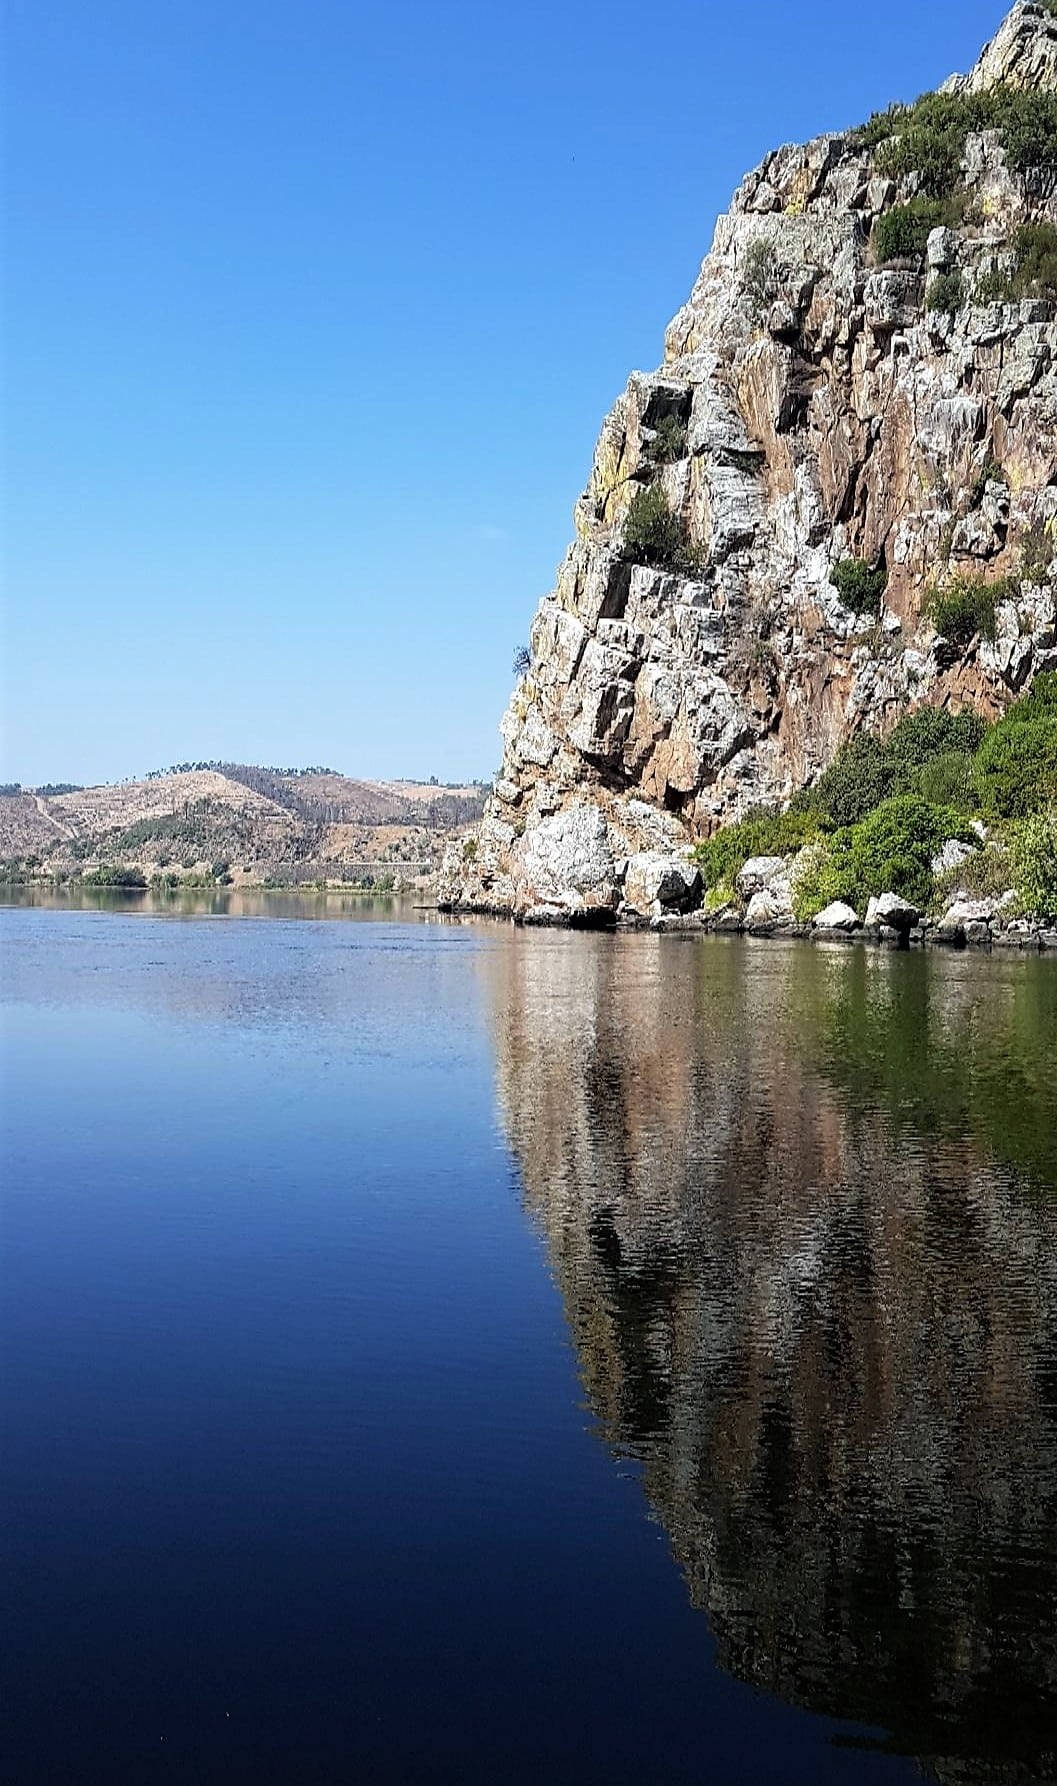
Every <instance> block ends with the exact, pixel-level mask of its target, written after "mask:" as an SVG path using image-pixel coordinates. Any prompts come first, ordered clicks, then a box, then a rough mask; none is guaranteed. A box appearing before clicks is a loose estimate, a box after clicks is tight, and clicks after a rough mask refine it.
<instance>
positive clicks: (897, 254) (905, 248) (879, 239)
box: [870, 197, 958, 262]
mask: <svg viewBox="0 0 1057 1786" xmlns="http://www.w3.org/2000/svg"><path fill="white" fill-rule="evenodd" d="M957 221H958V213H957V212H956V210H955V209H954V208H953V207H952V206H951V204H950V202H949V201H948V200H946V199H935V198H925V197H918V198H912V199H911V200H910V203H909V204H906V205H893V206H892V209H891V210H890V211H884V212H882V214H881V216H880V217H878V218H877V219H876V221H875V223H874V226H873V231H872V234H871V236H870V243H871V246H872V248H873V252H874V259H875V260H877V261H880V262H884V261H891V260H920V259H921V257H922V255H923V254H924V252H925V244H926V243H927V241H928V239H929V235H930V234H931V232H932V231H933V230H934V229H938V228H939V227H940V225H941V224H953V223H956V222H957Z"/></svg>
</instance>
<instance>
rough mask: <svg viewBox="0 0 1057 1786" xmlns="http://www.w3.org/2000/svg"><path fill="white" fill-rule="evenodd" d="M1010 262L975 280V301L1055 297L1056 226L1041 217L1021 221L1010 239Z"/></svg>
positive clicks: (1012, 302) (1056, 286) (1015, 300)
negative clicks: (1025, 221)
mask: <svg viewBox="0 0 1057 1786" xmlns="http://www.w3.org/2000/svg"><path fill="white" fill-rule="evenodd" d="M1010 250H1011V253H1012V263H1011V265H1010V266H1009V267H1008V268H1001V267H996V268H994V269H993V271H991V272H990V273H985V274H984V275H983V277H982V278H981V279H978V280H977V282H976V289H975V291H974V294H973V296H974V300H975V302H976V303H978V304H994V303H997V304H1015V303H1018V302H1019V301H1020V299H1021V298H1045V299H1047V300H1049V301H1051V302H1052V301H1053V300H1055V299H1057V228H1055V227H1054V225H1053V224H1052V223H1049V222H1047V221H1046V220H1045V219H1042V220H1040V221H1038V222H1036V223H1022V224H1021V225H1020V226H1019V228H1018V229H1016V230H1014V232H1013V238H1012V241H1011V243H1010Z"/></svg>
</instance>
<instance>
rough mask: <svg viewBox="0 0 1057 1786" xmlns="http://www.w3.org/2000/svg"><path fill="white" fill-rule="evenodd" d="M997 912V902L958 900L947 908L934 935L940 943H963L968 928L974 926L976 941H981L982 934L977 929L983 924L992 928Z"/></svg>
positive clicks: (990, 900) (988, 900) (989, 900)
mask: <svg viewBox="0 0 1057 1786" xmlns="http://www.w3.org/2000/svg"><path fill="white" fill-rule="evenodd" d="M996 911H997V906H996V902H995V901H994V900H992V899H956V900H955V901H954V904H953V905H949V906H948V907H947V910H946V911H945V912H944V914H943V916H942V918H941V919H940V921H939V923H938V924H937V925H936V927H935V930H934V931H933V932H932V934H933V935H934V936H935V938H936V940H937V941H938V942H946V943H963V942H965V940H966V934H967V928H968V926H969V925H972V926H973V927H974V930H973V935H974V939H975V940H976V941H979V940H980V932H979V929H978V928H976V927H977V926H979V925H981V924H984V925H987V926H988V927H990V925H991V922H992V920H993V919H994V917H995V915H996Z"/></svg>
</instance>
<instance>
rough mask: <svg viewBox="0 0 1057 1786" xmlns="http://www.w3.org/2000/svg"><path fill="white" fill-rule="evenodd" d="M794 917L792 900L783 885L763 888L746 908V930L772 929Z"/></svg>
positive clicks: (755, 894)
mask: <svg viewBox="0 0 1057 1786" xmlns="http://www.w3.org/2000/svg"><path fill="white" fill-rule="evenodd" d="M792 917H793V907H792V902H791V901H790V899H789V898H788V895H787V894H786V893H785V892H784V890H783V889H782V888H781V887H776V888H771V887H765V888H761V890H760V891H759V892H758V893H754V894H753V896H752V898H751V899H750V900H749V903H748V905H747V906H746V908H745V928H746V930H771V929H773V928H774V926H775V925H776V924H785V923H787V922H788V921H789V920H791V919H792Z"/></svg>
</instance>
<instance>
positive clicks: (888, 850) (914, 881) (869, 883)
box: [794, 794, 973, 918]
mask: <svg viewBox="0 0 1057 1786" xmlns="http://www.w3.org/2000/svg"><path fill="white" fill-rule="evenodd" d="M951 837H963V838H965V839H966V841H970V840H972V837H973V834H972V832H971V831H969V830H968V829H967V828H966V824H965V820H964V818H963V816H962V815H961V814H960V813H958V812H955V811H954V809H953V808H952V807H947V806H933V805H932V804H931V803H930V802H929V801H927V800H923V799H921V797H920V796H919V795H916V794H900V795H896V796H895V797H894V798H892V799H889V800H884V801H882V803H881V805H880V806H878V807H877V808H876V809H875V811H873V812H871V813H870V814H869V816H868V817H867V818H865V819H863V820H862V821H861V823H859V824H857V825H849V826H846V827H845V828H844V829H842V830H840V831H836V832H835V833H834V834H833V836H832V837H831V838H829V839H828V840H827V841H826V842H825V844H823V845H822V847H821V848H818V849H816V850H815V851H813V852H812V857H811V858H809V859H808V861H807V862H806V863H805V866H804V869H803V870H802V872H801V873H800V874H799V875H798V876H797V883H796V889H795V894H794V910H795V911H796V913H797V916H798V917H801V918H808V917H813V916H814V914H815V913H816V912H818V911H821V909H822V908H823V906H825V905H828V904H829V903H830V901H831V900H834V899H844V900H846V901H847V902H848V904H849V905H851V906H854V908H855V910H856V911H857V912H858V913H859V914H860V916H861V915H862V913H863V912H864V911H865V910H866V906H867V904H868V902H869V900H870V899H871V898H872V897H873V896H875V895H876V894H879V893H898V894H899V896H900V898H902V899H909V900H910V901H911V902H912V904H914V905H916V906H918V907H919V908H920V909H921V910H924V909H925V908H926V907H927V906H928V904H929V902H930V901H931V898H932V893H933V888H934V885H935V879H934V876H933V872H932V858H933V856H934V855H935V854H936V852H937V850H938V849H939V848H940V847H941V845H942V844H944V843H946V841H947V840H948V838H951Z"/></svg>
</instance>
